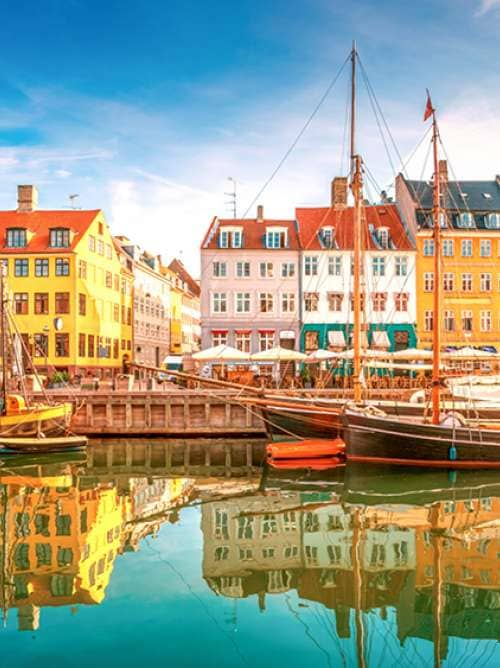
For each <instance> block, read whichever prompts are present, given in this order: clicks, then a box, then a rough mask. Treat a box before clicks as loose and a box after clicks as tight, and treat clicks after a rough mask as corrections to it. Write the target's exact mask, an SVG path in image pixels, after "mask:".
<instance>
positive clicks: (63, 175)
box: [54, 169, 71, 179]
mask: <svg viewBox="0 0 500 668" xmlns="http://www.w3.org/2000/svg"><path fill="white" fill-rule="evenodd" d="M54 174H55V175H56V176H57V177H58V178H59V179H67V178H68V177H69V176H71V172H69V171H68V170H67V169H56V171H55V172H54Z"/></svg>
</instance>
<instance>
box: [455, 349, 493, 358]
mask: <svg viewBox="0 0 500 668" xmlns="http://www.w3.org/2000/svg"><path fill="white" fill-rule="evenodd" d="M497 356H498V353H489V352H488V351H486V350H476V348H470V347H466V348H461V349H460V350H452V351H451V352H449V353H443V357H446V358H448V359H455V358H458V359H460V358H464V357H465V358H471V357H478V358H483V359H486V358H491V357H497Z"/></svg>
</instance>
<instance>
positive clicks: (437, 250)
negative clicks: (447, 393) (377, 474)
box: [429, 98, 442, 424]
mask: <svg viewBox="0 0 500 668" xmlns="http://www.w3.org/2000/svg"><path fill="white" fill-rule="evenodd" d="M429 99H430V98H429ZM438 140H439V130H438V126H437V120H436V111H435V109H434V108H432V145H433V156H434V187H433V195H434V197H433V218H434V234H433V239H434V306H433V328H432V329H433V332H432V423H433V424H439V413H440V403H441V401H440V390H441V388H440V382H441V377H440V367H441V289H442V288H441V183H440V174H439V156H438Z"/></svg>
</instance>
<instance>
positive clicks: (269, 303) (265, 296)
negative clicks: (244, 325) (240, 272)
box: [259, 292, 274, 313]
mask: <svg viewBox="0 0 500 668" xmlns="http://www.w3.org/2000/svg"><path fill="white" fill-rule="evenodd" d="M259 308H260V312H261V313H272V311H273V309H274V299H273V295H272V293H271V292H261V293H260V295H259Z"/></svg>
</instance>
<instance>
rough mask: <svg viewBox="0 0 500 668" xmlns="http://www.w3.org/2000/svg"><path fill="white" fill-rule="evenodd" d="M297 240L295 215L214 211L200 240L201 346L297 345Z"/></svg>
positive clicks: (255, 348) (260, 347) (251, 347)
mask: <svg viewBox="0 0 500 668" xmlns="http://www.w3.org/2000/svg"><path fill="white" fill-rule="evenodd" d="M299 270H300V266H299V241H298V234H297V225H296V223H295V221H294V220H268V219H264V212H263V207H262V206H259V207H257V217H256V218H252V219H220V218H217V217H215V218H214V219H213V221H212V223H211V224H210V227H209V228H208V232H207V234H206V235H205V238H204V240H203V243H202V245H201V330H202V331H201V337H202V348H203V349H204V348H209V347H210V346H212V345H218V344H221V343H227V344H229V345H231V346H234V347H236V348H238V349H240V350H243V351H245V352H252V353H254V352H258V351H261V350H266V349H268V348H272V347H273V346H277V345H281V346H283V347H288V348H296V349H297V348H298V344H299V328H300V313H299V309H300V298H299V273H300V272H299Z"/></svg>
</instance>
